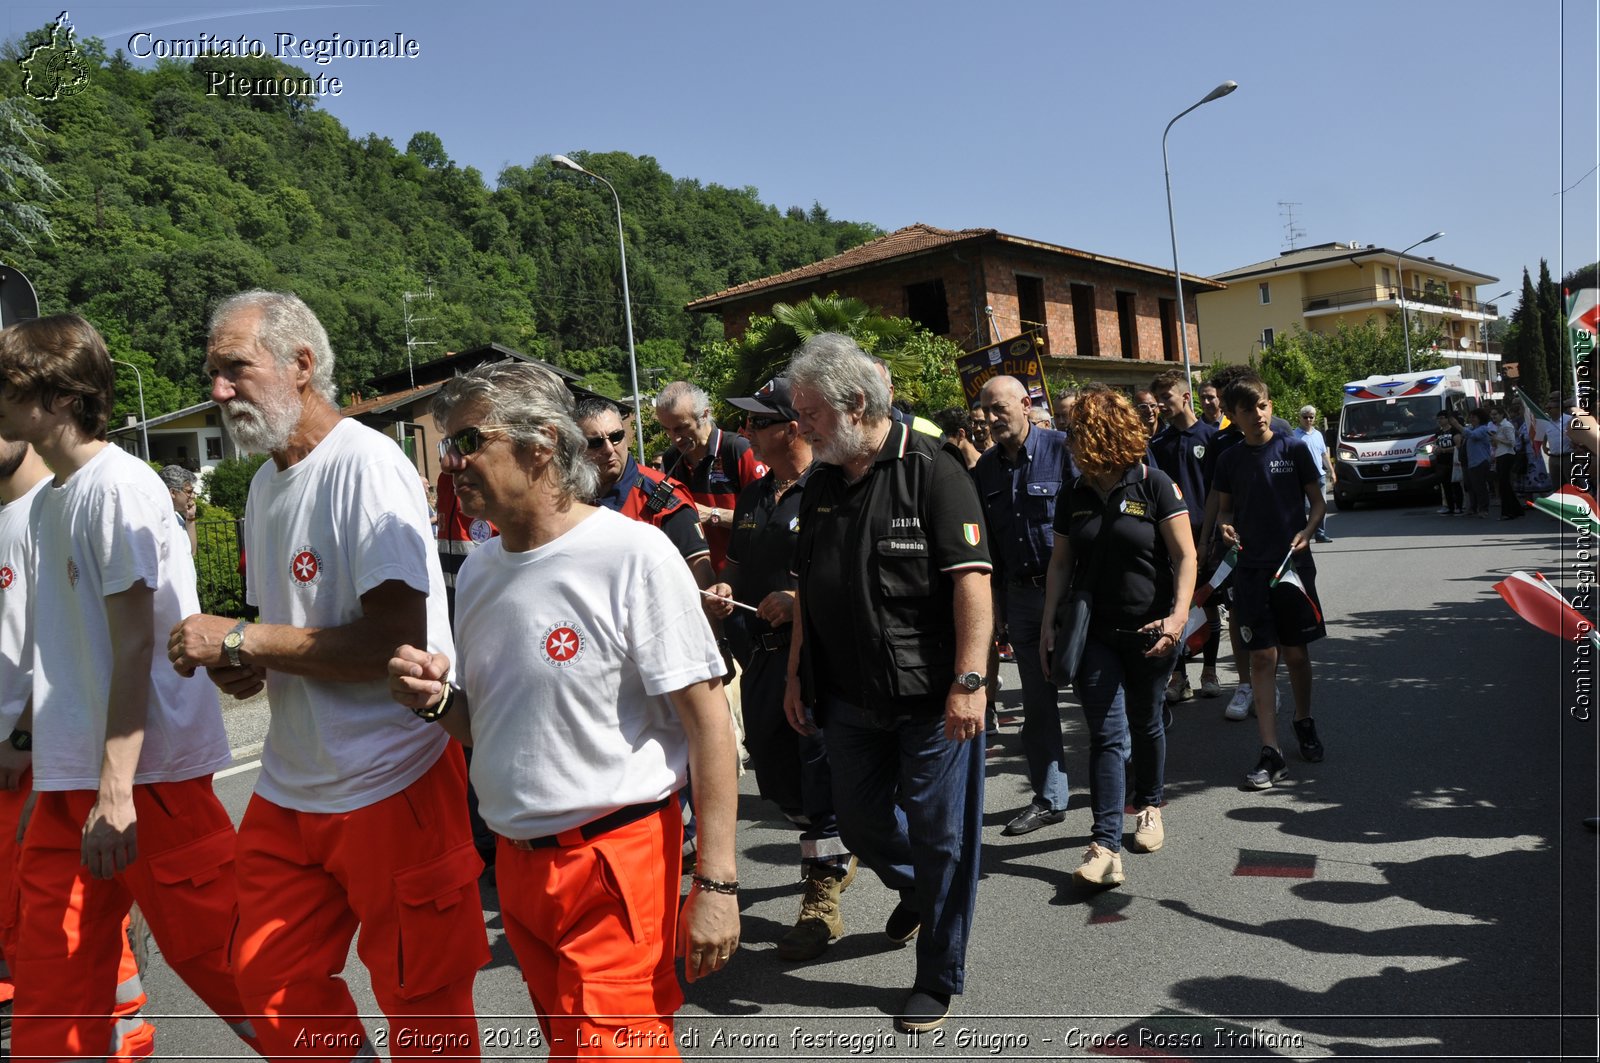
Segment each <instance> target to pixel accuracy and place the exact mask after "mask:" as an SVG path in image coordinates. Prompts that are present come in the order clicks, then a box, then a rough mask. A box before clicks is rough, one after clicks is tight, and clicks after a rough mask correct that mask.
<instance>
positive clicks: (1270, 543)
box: [1212, 433, 1317, 569]
mask: <svg viewBox="0 0 1600 1063" xmlns="http://www.w3.org/2000/svg"><path fill="white" fill-rule="evenodd" d="M1316 483H1317V463H1316V459H1314V458H1313V457H1312V456H1311V451H1310V450H1309V449H1308V448H1307V447H1306V445H1305V443H1304V442H1302V441H1301V440H1298V439H1295V438H1294V437H1293V436H1289V435H1281V436H1280V435H1278V434H1276V433H1274V434H1273V436H1272V438H1271V439H1269V440H1267V441H1266V442H1265V443H1263V444H1261V445H1260V446H1259V447H1253V446H1251V445H1250V444H1249V443H1242V444H1240V445H1239V446H1237V447H1235V448H1233V449H1232V450H1230V451H1228V453H1227V454H1225V455H1224V456H1223V458H1222V461H1220V462H1219V463H1218V464H1217V478H1216V482H1215V483H1213V484H1212V489H1213V490H1215V491H1217V492H1219V493H1221V494H1225V495H1228V496H1230V497H1229V504H1230V506H1231V508H1232V510H1233V527H1234V530H1235V531H1237V532H1238V533H1239V567H1240V568H1268V569H1276V568H1277V567H1278V566H1279V565H1281V564H1283V559H1284V558H1285V557H1287V556H1288V554H1289V543H1290V542H1291V541H1292V540H1293V539H1294V536H1295V533H1296V532H1298V531H1301V530H1303V529H1304V528H1305V526H1306V485H1307V484H1312V485H1315V484H1316ZM1295 567H1296V568H1298V569H1309V568H1311V551H1310V550H1309V549H1306V550H1304V551H1302V552H1300V553H1299V554H1297V555H1295Z"/></svg>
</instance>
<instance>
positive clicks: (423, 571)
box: [244, 419, 455, 812]
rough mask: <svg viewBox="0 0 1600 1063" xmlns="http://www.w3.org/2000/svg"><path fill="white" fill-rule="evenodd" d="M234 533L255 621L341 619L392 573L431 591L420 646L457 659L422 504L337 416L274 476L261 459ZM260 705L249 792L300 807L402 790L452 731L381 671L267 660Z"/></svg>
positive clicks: (359, 432)
mask: <svg viewBox="0 0 1600 1063" xmlns="http://www.w3.org/2000/svg"><path fill="white" fill-rule="evenodd" d="M244 540H245V594H246V597H247V599H248V600H249V601H250V602H251V604H253V605H255V606H257V607H258V608H259V609H260V610H261V620H262V622H263V623H267V624H289V625H292V626H294V627H312V628H328V627H343V626H344V625H346V624H349V623H351V622H353V621H355V620H358V619H360V618H361V615H362V613H361V596H362V595H363V594H366V593H367V592H368V591H370V590H372V589H373V588H375V587H377V586H378V585H379V584H381V583H386V582H388V581H389V580H400V581H401V582H403V583H405V584H406V586H408V587H411V588H413V589H415V590H419V591H422V592H424V593H426V594H427V596H428V646H429V648H430V649H431V650H433V651H434V652H435V653H443V654H445V655H447V656H449V657H451V658H452V659H453V658H454V657H455V650H454V647H453V646H452V644H451V641H450V621H449V617H448V613H447V612H446V610H445V598H444V577H443V576H442V575H441V574H440V572H439V555H438V554H437V553H436V552H435V551H434V542H433V529H432V528H431V527H430V526H429V524H428V502H427V499H426V498H425V497H424V496H423V493H422V481H421V480H419V479H418V478H417V470H416V468H415V467H414V466H413V465H412V464H411V462H410V460H409V459H407V458H406V456H405V454H404V453H402V452H401V450H400V448H399V446H397V445H396V444H395V442H394V440H392V439H389V438H387V437H385V436H383V435H381V434H379V433H378V432H375V431H373V430H372V429H370V428H368V427H366V426H365V425H362V424H359V423H357V422H355V421H352V420H348V419H341V420H340V422H339V423H338V424H337V425H335V426H334V427H333V429H332V430H331V431H330V432H329V433H328V434H327V435H326V436H324V437H323V439H322V441H321V442H320V443H318V444H317V445H316V447H314V448H313V449H312V451H311V453H310V454H308V455H306V456H305V458H303V459H302V460H301V461H298V462H296V463H295V464H293V465H291V466H289V467H288V468H287V469H284V470H283V471H281V472H280V471H278V467H277V466H276V465H275V464H273V463H272V462H270V461H268V462H266V463H265V464H263V465H262V466H261V468H260V469H259V470H257V471H256V475H255V478H254V479H253V480H252V481H251V482H250V500H249V502H248V503H247V504H246V505H245V519H244ZM249 638H250V636H249V635H248V634H246V635H245V640H246V645H248V643H249ZM393 648H394V647H388V646H386V647H384V649H386V650H388V649H393ZM267 700H268V702H269V704H270V705H271V708H272V719H271V723H270V724H269V725H268V727H267V740H266V744H265V747H264V748H263V749H262V752H261V778H260V780H259V781H258V782H257V783H256V792H257V793H258V794H260V795H261V796H262V797H264V798H266V799H267V800H268V801H271V802H273V803H274V804H278V805H282V806H283V807H285V808H290V809H294V810H295V811H299V812H349V811H351V810H353V809H357V808H362V807H364V806H366V805H370V804H372V803H373V802H374V801H380V800H382V799H383V798H385V797H389V796H391V795H393V794H396V793H399V792H400V791H401V790H403V789H405V788H406V787H407V786H410V785H411V784H412V783H413V782H415V781H416V780H417V779H418V778H420V777H421V776H422V774H423V773H424V772H426V771H427V770H428V769H429V768H430V767H432V766H433V764H434V762H435V761H436V760H438V759H439V754H440V753H441V752H442V751H443V750H444V747H445V743H446V742H447V741H448V740H449V739H448V736H447V735H446V734H445V733H444V731H443V729H441V728H440V727H439V726H438V725H437V724H431V723H426V722H424V721H422V720H419V719H417V717H416V716H415V715H413V714H412V712H411V711H410V710H409V709H406V708H404V707H403V706H401V705H399V704H398V703H396V702H395V701H394V699H393V698H391V697H390V696H389V686H388V682H387V681H386V680H383V679H374V680H370V681H367V682H361V683H339V682H331V681H326V680H319V679H307V678H305V677H304V676H297V675H289V674H288V673H285V672H278V671H272V670H270V669H269V670H268V672H267Z"/></svg>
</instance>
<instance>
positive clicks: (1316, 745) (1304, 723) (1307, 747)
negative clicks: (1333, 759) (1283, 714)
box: [1294, 716, 1322, 764]
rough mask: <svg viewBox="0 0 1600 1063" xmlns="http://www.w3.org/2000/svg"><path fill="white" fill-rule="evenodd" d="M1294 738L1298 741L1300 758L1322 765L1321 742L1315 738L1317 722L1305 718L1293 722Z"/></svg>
mask: <svg viewBox="0 0 1600 1063" xmlns="http://www.w3.org/2000/svg"><path fill="white" fill-rule="evenodd" d="M1294 736H1295V737H1296V738H1298V739H1300V756H1301V757H1302V758H1304V759H1305V760H1307V761H1310V762H1311V763H1312V764H1320V763H1322V742H1321V741H1320V740H1319V739H1318V738H1317V722H1316V721H1315V720H1313V719H1312V718H1311V717H1309V716H1307V717H1306V718H1305V719H1303V720H1296V721H1295V722H1294Z"/></svg>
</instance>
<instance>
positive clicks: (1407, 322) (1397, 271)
mask: <svg viewBox="0 0 1600 1063" xmlns="http://www.w3.org/2000/svg"><path fill="white" fill-rule="evenodd" d="M1443 235H1444V233H1443V232H1436V233H1434V234H1433V235H1432V236H1424V237H1423V238H1422V239H1420V240H1418V241H1417V242H1416V243H1414V244H1412V245H1411V247H1408V248H1406V250H1405V251H1402V252H1400V253H1399V254H1398V255H1396V256H1394V280H1395V284H1396V285H1398V289H1397V290H1398V291H1399V293H1400V329H1401V331H1403V332H1404V333H1405V334H1406V372H1408V373H1409V372H1411V318H1410V316H1409V315H1407V314H1406V271H1405V267H1404V266H1402V265H1401V264H1400V260H1401V259H1402V258H1404V257H1405V256H1406V252H1407V251H1410V250H1411V249H1412V248H1414V247H1421V246H1422V245H1423V244H1426V243H1431V242H1433V241H1434V240H1437V239H1439V237H1441V236H1443Z"/></svg>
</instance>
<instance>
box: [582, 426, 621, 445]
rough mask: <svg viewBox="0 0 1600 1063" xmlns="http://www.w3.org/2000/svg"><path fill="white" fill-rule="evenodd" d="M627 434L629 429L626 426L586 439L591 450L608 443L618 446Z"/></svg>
mask: <svg viewBox="0 0 1600 1063" xmlns="http://www.w3.org/2000/svg"><path fill="white" fill-rule="evenodd" d="M627 435H628V430H627V429H626V428H619V429H617V430H616V431H615V432H607V433H606V434H605V435H603V436H589V437H588V439H587V440H586V441H587V442H588V444H589V449H590V450H599V449H600V448H601V447H603V446H605V445H606V444H608V443H609V444H611V445H612V446H616V445H617V444H618V443H620V442H622V441H623V440H624V439H625V438H627Z"/></svg>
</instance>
